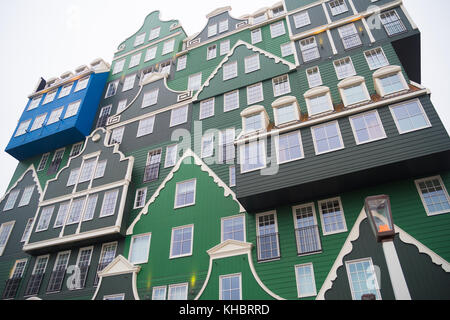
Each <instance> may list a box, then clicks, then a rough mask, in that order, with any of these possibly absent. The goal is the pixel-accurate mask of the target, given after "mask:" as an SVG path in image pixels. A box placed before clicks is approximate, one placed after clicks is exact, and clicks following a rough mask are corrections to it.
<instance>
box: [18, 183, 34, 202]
mask: <svg viewBox="0 0 450 320" xmlns="http://www.w3.org/2000/svg"><path fill="white" fill-rule="evenodd" d="M33 191H34V186H28V187H26V188H25V190H24V191H23V194H22V198H20V201H19V207H23V206H27V205H29V204H30V200H31V196H32V195H33Z"/></svg>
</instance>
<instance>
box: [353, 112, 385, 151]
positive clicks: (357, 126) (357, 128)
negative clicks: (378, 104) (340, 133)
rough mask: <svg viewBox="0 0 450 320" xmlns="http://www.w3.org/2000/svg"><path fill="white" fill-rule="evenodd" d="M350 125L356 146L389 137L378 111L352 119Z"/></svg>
mask: <svg viewBox="0 0 450 320" xmlns="http://www.w3.org/2000/svg"><path fill="white" fill-rule="evenodd" d="M350 124H351V126H352V130H353V135H354V136H355V140H356V144H363V143H367V142H372V141H377V140H380V139H384V138H386V137H387V136H386V133H385V132H384V128H383V124H382V123H381V119H380V116H379V115H378V112H377V111H370V112H367V113H363V114H359V115H356V116H353V117H350Z"/></svg>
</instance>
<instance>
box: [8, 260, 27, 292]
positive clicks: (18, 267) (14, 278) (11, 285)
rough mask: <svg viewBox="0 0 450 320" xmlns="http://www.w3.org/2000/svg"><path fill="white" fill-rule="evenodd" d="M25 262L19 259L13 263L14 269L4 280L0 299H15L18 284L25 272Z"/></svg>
mask: <svg viewBox="0 0 450 320" xmlns="http://www.w3.org/2000/svg"><path fill="white" fill-rule="evenodd" d="M27 261H28V260H27V259H21V260H16V262H15V263H14V267H13V269H12V270H11V272H10V276H9V279H8V280H6V284H5V287H4V290H3V296H2V299H13V298H15V297H16V294H17V291H18V290H19V285H20V282H21V280H22V277H23V274H24V272H25V266H26V265H27Z"/></svg>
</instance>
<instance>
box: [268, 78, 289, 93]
mask: <svg viewBox="0 0 450 320" xmlns="http://www.w3.org/2000/svg"><path fill="white" fill-rule="evenodd" d="M272 85H273V95H274V97H279V96H282V95H285V94H288V93H290V92H291V86H290V84H289V76H288V75H287V74H285V75H282V76H280V77H277V78H274V79H272Z"/></svg>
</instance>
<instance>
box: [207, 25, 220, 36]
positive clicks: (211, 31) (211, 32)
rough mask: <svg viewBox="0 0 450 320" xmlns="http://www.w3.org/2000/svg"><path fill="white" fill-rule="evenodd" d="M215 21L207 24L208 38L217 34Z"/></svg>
mask: <svg viewBox="0 0 450 320" xmlns="http://www.w3.org/2000/svg"><path fill="white" fill-rule="evenodd" d="M217 30H218V28H217V23H215V24H212V25H209V26H208V38H211V37H214V36H215V35H216V34H217Z"/></svg>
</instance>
